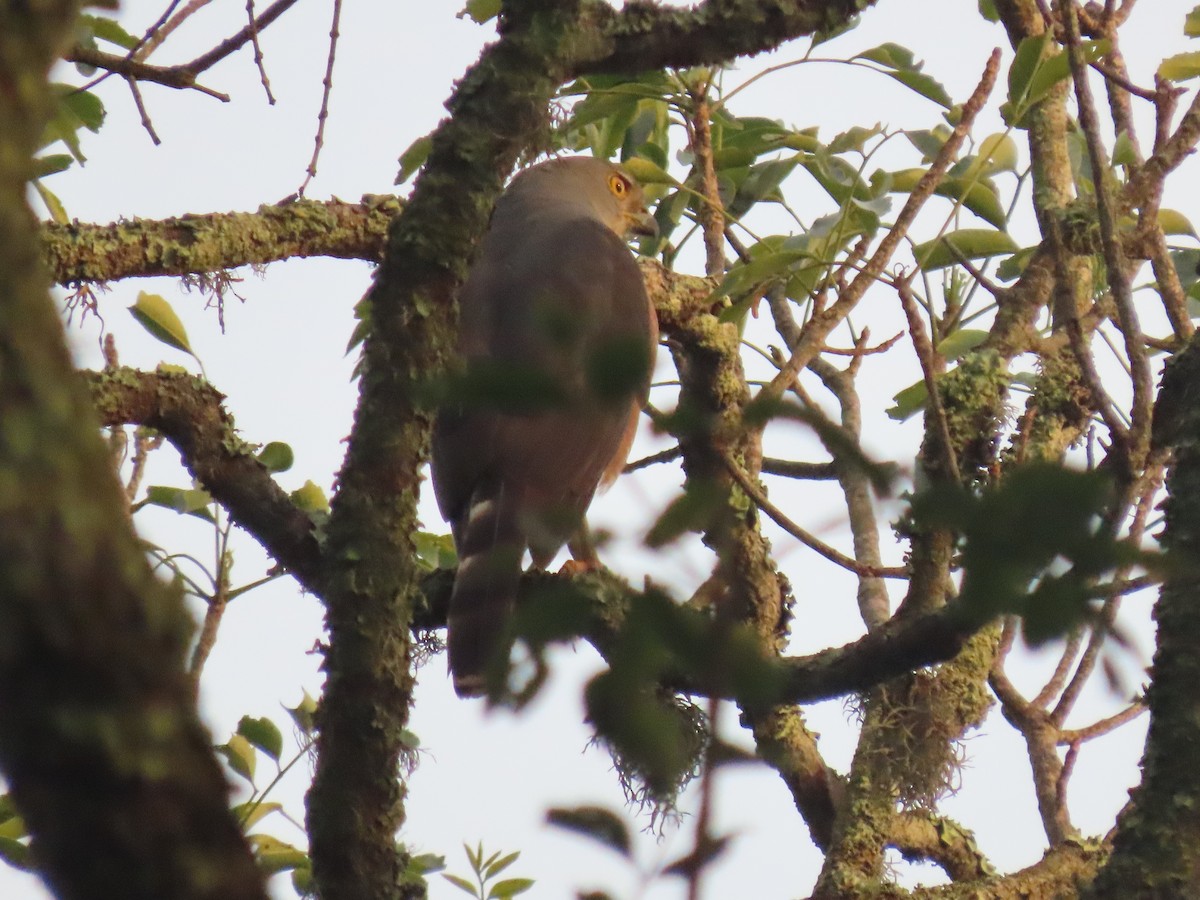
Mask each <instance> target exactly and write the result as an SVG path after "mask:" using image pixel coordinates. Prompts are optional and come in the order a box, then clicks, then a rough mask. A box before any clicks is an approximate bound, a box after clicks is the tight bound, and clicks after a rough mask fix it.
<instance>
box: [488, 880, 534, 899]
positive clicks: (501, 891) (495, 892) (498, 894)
mask: <svg viewBox="0 0 1200 900" xmlns="http://www.w3.org/2000/svg"><path fill="white" fill-rule="evenodd" d="M531 887H533V879H532V878H506V879H505V880H504V881H497V882H496V883H495V884H494V885H492V889H491V890H490V891H488V900H508V898H509V897H515V896H517V894H523V893H525V892H526V891H527V890H529V889H530V888H531Z"/></svg>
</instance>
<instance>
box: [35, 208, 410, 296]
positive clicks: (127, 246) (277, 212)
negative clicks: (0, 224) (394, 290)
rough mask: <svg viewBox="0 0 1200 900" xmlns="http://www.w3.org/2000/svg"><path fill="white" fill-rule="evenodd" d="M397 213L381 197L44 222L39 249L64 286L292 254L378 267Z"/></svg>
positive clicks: (190, 272)
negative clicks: (66, 222)
mask: <svg viewBox="0 0 1200 900" xmlns="http://www.w3.org/2000/svg"><path fill="white" fill-rule="evenodd" d="M399 209H400V201H399V200H398V199H397V198H395V197H389V196H383V197H370V198H365V199H364V201H363V202H362V203H345V202H343V201H341V200H327V201H324V202H319V201H316V200H298V201H296V202H295V203H289V204H284V205H280V206H261V207H259V209H258V211H257V212H253V213H209V214H207V215H189V216H182V217H180V218H174V219H160V220H151V219H133V220H131V221H121V222H113V223H112V224H109V225H89V224H83V223H79V222H74V223H72V224H70V225H58V224H55V223H45V224H44V226H43V235H44V236H43V246H44V253H45V258H46V261H47V264H48V265H49V267H50V270H51V271H52V272H53V274H54V280H55V281H56V282H58V283H59V284H64V285H65V284H79V283H95V282H105V281H117V280H119V279H122V278H141V277H148V276H152V275H196V274H201V273H205V272H216V271H219V270H221V269H232V268H236V267H238V266H248V265H262V264H265V263H270V262H278V261H280V260H284V259H290V258H292V257H297V256H298V257H314V256H321V257H334V258H337V259H363V260H368V261H370V262H378V261H379V259H380V258H381V257H382V256H383V243H384V239H385V236H386V234H387V226H388V222H390V221H391V218H392V216H393V215H394V214H395V213H396V212H397V210H399Z"/></svg>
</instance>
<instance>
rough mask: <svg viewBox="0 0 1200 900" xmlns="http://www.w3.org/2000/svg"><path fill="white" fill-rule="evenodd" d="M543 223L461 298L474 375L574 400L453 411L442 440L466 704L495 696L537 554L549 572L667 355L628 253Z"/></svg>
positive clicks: (592, 229)
mask: <svg viewBox="0 0 1200 900" xmlns="http://www.w3.org/2000/svg"><path fill="white" fill-rule="evenodd" d="M529 224H530V227H529V228H527V229H526V230H525V231H524V232H523V233H521V234H512V235H508V234H505V233H503V232H501V233H499V234H497V233H491V234H489V236H488V239H487V240H485V243H484V245H483V246H482V247H481V250H480V258H479V261H478V262H477V263H476V265H475V267H474V269H473V270H472V274H471V277H470V279H469V280H468V283H467V284H466V285H465V286H464V290H463V294H462V297H461V309H462V317H461V322H460V346H461V349H462V351H463V353H464V355H465V356H466V358H467V361H468V366H470V365H471V364H472V363H475V364H479V363H480V362H481V361H482V362H485V363H486V364H487V365H488V366H492V367H497V366H498V367H501V368H503V367H504V366H506V365H507V366H511V367H513V368H514V369H519V370H521V371H527V370H531V371H533V372H536V373H539V374H541V375H543V376H548V377H549V378H550V379H551V380H552V381H553V382H554V383H555V384H557V385H558V386H559V387H560V388H561V390H562V396H563V397H564V398H565V400H564V401H563V402H562V403H560V404H559V405H554V406H551V407H548V408H542V409H539V410H535V411H527V412H513V411H511V410H507V411H500V410H497V409H495V408H492V409H488V408H485V407H478V406H472V405H469V404H464V405H463V406H461V407H460V408H448V409H444V410H443V411H442V412H441V413H440V414H439V417H438V422H437V425H436V427H435V430H434V444H433V457H434V486H435V491H436V494H437V499H438V503H439V506H440V508H441V511H442V514H443V516H445V517H446V518H447V520H449V521H450V523H451V525H452V527H453V529H454V534H455V541H456V544H457V546H458V549H459V573H458V576H457V578H456V580H455V585H454V591H453V593H452V596H451V602H450V621H449V638H448V643H449V653H450V666H451V670H452V671H453V673H454V678H455V688H456V690H457V691H458V692H459V694H460V695H470V694H478V693H481V692H482V691H483V688H484V684H485V681H484V673H485V672H486V671H487V667H488V666H489V664H490V663H491V661H492V659H493V657H495V656H496V655H497V654H498V653H499V652H500V650H501V648H503V647H505V646H507V637H506V635H505V634H504V628H503V624H504V623H506V622H507V619H508V612H509V610H510V609H511V606H512V603H513V601H514V599H515V594H516V586H517V581H518V579H519V577H520V561H521V557H522V556H523V554H524V551H525V550H526V549H527V548H531V549H532V550H533V552H534V555H535V558H536V559H538V560H545V561H548V559H549V558H550V557H552V556H553V554H554V553H555V552H556V551H557V550H558V548H559V547H561V546H562V544H563V543H564V542H565V541H566V540H567V539H568V538H569V537H570V536H571V534H573V533H574V532H575V530H576V529H577V528H578V527H579V524H580V522H581V520H582V517H583V514H584V512H585V511H586V509H587V506H588V504H589V503H590V502H591V499H592V496H593V494H594V493H595V491H596V487H597V484H598V483H599V481H600V479H601V476H602V475H603V474H604V473H605V470H606V469H608V468H610V467H611V465H612V464H613V460H614V456H615V455H617V454H618V453H622V452H627V451H628V446H627V441H626V440H625V436H626V431H627V426H628V422H629V419H630V415H631V410H635V409H637V408H638V407H640V405H641V402H642V397H643V395H644V391H645V388H646V385H647V384H648V379H649V357H650V356H651V355H652V353H653V336H652V331H651V324H650V323H651V319H650V318H649V315H648V310H649V304H648V301H647V299H646V294H645V288H644V286H643V284H642V280H641V274H640V272H639V271H638V268H637V264H636V263H635V262H634V261H633V258H632V257H631V255H630V253H629V249H628V248H627V247H626V246H625V245H624V243H623V242H622V241H621V240H620V239H619V238H617V237H616V235H614V234H613V233H612V232H611V231H609V230H608V229H607V228H604V227H603V226H602V225H600V224H598V223H595V222H592V221H590V220H586V219H575V220H569V221H555V220H546V221H541V222H533V223H529ZM622 353H624V356H622ZM639 355H640V358H636V357H638V356H639ZM622 364H625V365H628V366H631V367H633V368H634V369H635V370H636V371H635V373H634V374H633V375H632V376H630V377H628V378H626V379H625V381H622V380H621V378H620V377H616V378H615V380H614V378H613V377H612V376H613V375H614V373H613V372H606V371H604V369H605V368H606V367H607V368H610V369H611V368H614V367H620V366H621V365H622ZM598 368H599V369H600V371H599V372H597V369H598ZM610 383H612V384H615V385H616V388H615V389H613V388H612V384H610ZM606 385H607V386H608V387H607V388H606V387H605V386H606ZM622 385H624V388H623V389H622Z"/></svg>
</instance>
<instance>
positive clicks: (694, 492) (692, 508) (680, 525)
mask: <svg viewBox="0 0 1200 900" xmlns="http://www.w3.org/2000/svg"><path fill="white" fill-rule="evenodd" d="M722 502H723V500H722V497H721V494H720V492H719V491H717V490H716V487H715V485H714V484H710V483H708V482H689V483H688V485H687V488H686V490H685V491H684V492H683V493H682V494H681V495H680V496H678V497H676V498H675V499H674V500H672V501H671V503H670V504H669V505H668V506H667V508H666V509H665V510H664V511H663V513H662V515H660V516H659V517H658V520H657V521H656V522H655V523H654V525H653V526H651V528H650V530H649V531H648V532H647V533H646V546H648V547H653V548H655V549H657V548H659V547H664V546H666V545H667V544H669V543H671V542H672V541H675V540H677V539H678V538H680V537H682V536H683V535H684V534H686V533H687V532H688V531H703V530H704V529H705V528H706V527H707V525H708V523H709V522H710V521H712V517H713V515H714V514H715V513H716V512H717V510H718V509H720V506H721V503H722Z"/></svg>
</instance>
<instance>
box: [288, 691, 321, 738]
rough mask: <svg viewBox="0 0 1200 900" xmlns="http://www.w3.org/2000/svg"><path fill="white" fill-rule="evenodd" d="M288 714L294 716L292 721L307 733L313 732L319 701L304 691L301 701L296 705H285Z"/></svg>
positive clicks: (302, 731)
mask: <svg viewBox="0 0 1200 900" xmlns="http://www.w3.org/2000/svg"><path fill="white" fill-rule="evenodd" d="M284 709H285V710H287V714H288V715H289V716H291V717H292V721H293V722H295V723H296V727H297V728H299V729H300V732H301V733H302V734H305V735H311V734H312V733H313V724H314V722H313V717H314V716H315V715H316V713H317V701H316V700H314V699H313V698H312V697H311V696H310V695H309V693H308V691H304V692H303V696H302V697H301V698H300V702H299V703H297V704H296V705H295V706H285V707H284Z"/></svg>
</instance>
